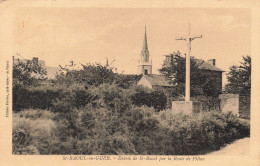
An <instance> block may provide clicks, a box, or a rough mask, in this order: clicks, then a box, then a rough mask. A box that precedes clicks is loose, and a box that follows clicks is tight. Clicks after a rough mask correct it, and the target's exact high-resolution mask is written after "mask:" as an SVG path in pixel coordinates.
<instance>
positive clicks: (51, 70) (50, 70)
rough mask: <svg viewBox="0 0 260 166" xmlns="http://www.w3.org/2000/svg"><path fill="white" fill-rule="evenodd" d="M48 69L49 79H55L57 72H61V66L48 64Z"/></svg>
mask: <svg viewBox="0 0 260 166" xmlns="http://www.w3.org/2000/svg"><path fill="white" fill-rule="evenodd" d="M46 70H47V77H48V78H49V79H54V78H55V76H56V74H60V73H61V69H60V68H59V67H50V66H46Z"/></svg>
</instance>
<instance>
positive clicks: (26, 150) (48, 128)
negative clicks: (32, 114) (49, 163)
mask: <svg viewBox="0 0 260 166" xmlns="http://www.w3.org/2000/svg"><path fill="white" fill-rule="evenodd" d="M42 117H43V116H42ZM55 128H56V125H55V122H54V121H53V120H50V119H45V118H42V119H29V118H24V117H20V116H19V115H16V114H15V115H14V116H13V154H49V150H48V149H49V148H50V147H49V144H50V142H51V141H52V136H53V135H54V133H53V131H54V129H55Z"/></svg>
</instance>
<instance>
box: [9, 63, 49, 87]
mask: <svg viewBox="0 0 260 166" xmlns="http://www.w3.org/2000/svg"><path fill="white" fill-rule="evenodd" d="M46 74H47V71H46V69H45V68H43V67H42V66H41V65H40V64H39V63H37V62H35V61H32V60H28V61H26V62H22V61H20V60H19V59H18V60H17V63H15V64H14V66H13V86H16V85H20V86H24V87H27V86H36V85H38V84H39V83H40V81H42V80H45V79H46V77H45V76H46Z"/></svg>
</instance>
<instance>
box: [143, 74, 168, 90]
mask: <svg viewBox="0 0 260 166" xmlns="http://www.w3.org/2000/svg"><path fill="white" fill-rule="evenodd" d="M143 77H144V78H145V79H146V80H147V81H148V82H149V83H150V84H151V85H157V86H164V87H171V86H173V85H172V84H170V83H169V82H170V80H169V79H167V78H166V77H165V76H164V75H157V74H148V75H144V76H143Z"/></svg>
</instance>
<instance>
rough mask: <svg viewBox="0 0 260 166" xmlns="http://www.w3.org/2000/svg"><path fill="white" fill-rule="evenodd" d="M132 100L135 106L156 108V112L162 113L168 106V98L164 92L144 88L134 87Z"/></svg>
mask: <svg viewBox="0 0 260 166" xmlns="http://www.w3.org/2000/svg"><path fill="white" fill-rule="evenodd" d="M130 91H131V100H132V102H133V104H134V105H136V106H139V107H140V106H142V105H146V106H148V107H154V109H155V110H156V111H161V110H163V109H165V108H166V106H167V96H166V94H165V92H164V91H160V90H151V89H148V88H146V87H143V86H133V87H132V89H130Z"/></svg>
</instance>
